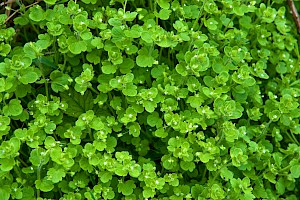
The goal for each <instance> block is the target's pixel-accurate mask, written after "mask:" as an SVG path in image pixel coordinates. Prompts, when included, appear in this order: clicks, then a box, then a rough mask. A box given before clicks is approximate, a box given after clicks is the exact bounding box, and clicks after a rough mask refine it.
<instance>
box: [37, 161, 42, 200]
mask: <svg viewBox="0 0 300 200" xmlns="http://www.w3.org/2000/svg"><path fill="white" fill-rule="evenodd" d="M36 176H37V180H38V181H40V180H41V166H38V167H37V170H36ZM40 196H41V191H40V190H39V189H37V190H36V198H37V199H38V198H40Z"/></svg>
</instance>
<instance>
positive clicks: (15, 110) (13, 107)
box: [3, 99, 23, 116]
mask: <svg viewBox="0 0 300 200" xmlns="http://www.w3.org/2000/svg"><path fill="white" fill-rule="evenodd" d="M22 112H23V107H22V105H21V101H20V100H17V99H12V100H10V101H9V103H8V105H6V106H4V107H3V113H4V114H5V115H6V116H18V115H20V114H21V113H22Z"/></svg>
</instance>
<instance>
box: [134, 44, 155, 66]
mask: <svg viewBox="0 0 300 200" xmlns="http://www.w3.org/2000/svg"><path fill="white" fill-rule="evenodd" d="M138 54H139V55H138V56H137V57H136V64H137V65H138V66H140V67H151V66H152V65H153V63H154V58H153V57H152V56H151V54H149V52H148V50H147V49H146V48H142V49H141V50H139V52H138Z"/></svg>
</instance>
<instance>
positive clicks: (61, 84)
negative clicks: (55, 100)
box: [50, 70, 73, 92]
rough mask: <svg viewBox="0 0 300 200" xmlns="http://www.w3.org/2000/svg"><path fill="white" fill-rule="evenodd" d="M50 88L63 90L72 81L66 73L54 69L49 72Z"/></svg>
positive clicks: (67, 87) (66, 88) (55, 90)
mask: <svg viewBox="0 0 300 200" xmlns="http://www.w3.org/2000/svg"><path fill="white" fill-rule="evenodd" d="M50 79H51V88H52V90H53V91H54V92H63V91H65V90H68V89H69V85H70V83H71V82H72V81H73V80H72V79H71V77H70V76H69V75H68V74H64V73H62V72H61V71H58V70H54V71H53V72H51V74H50Z"/></svg>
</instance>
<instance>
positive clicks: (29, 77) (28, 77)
mask: <svg viewBox="0 0 300 200" xmlns="http://www.w3.org/2000/svg"><path fill="white" fill-rule="evenodd" d="M39 77H40V75H39V74H37V73H36V72H35V71H34V70H33V69H32V68H27V69H26V70H21V71H20V77H19V81H20V82H21V83H23V84H25V85H27V84H29V83H34V82H36V81H37V80H38V79H39Z"/></svg>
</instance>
